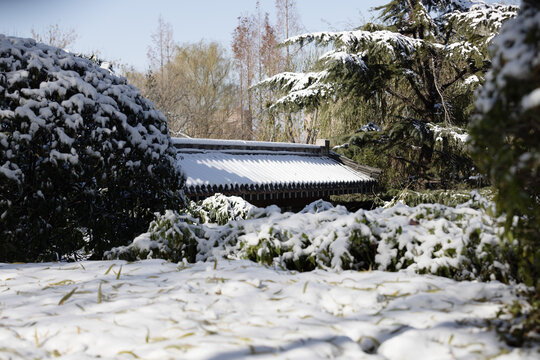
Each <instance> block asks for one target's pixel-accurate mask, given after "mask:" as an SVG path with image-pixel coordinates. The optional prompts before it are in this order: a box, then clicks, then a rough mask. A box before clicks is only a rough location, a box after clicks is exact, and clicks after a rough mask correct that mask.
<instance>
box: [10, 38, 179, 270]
mask: <svg viewBox="0 0 540 360" xmlns="http://www.w3.org/2000/svg"><path fill="white" fill-rule="evenodd" d="M182 186H183V175H182V173H181V170H180V169H179V167H178V165H177V162H176V155H175V150H174V148H173V146H172V144H171V141H170V136H169V133H168V129H167V120H166V119H165V117H164V116H163V115H162V114H161V113H160V112H158V111H156V110H155V109H154V107H153V105H152V103H151V102H149V101H148V100H146V99H144V98H143V97H142V96H141V95H140V93H139V91H138V90H137V89H136V88H134V87H133V86H131V85H128V84H127V82H126V80H125V79H123V78H120V77H117V76H114V75H112V74H111V73H110V71H109V70H108V69H105V68H102V67H100V66H98V64H96V63H94V62H92V61H90V60H88V59H84V58H81V57H78V56H75V55H73V54H71V53H68V52H65V51H63V50H61V49H58V48H55V47H52V46H47V45H43V44H39V43H36V42H35V41H34V40H31V39H20V38H15V37H6V36H4V35H0V261H14V260H21V261H28V260H36V259H50V258H53V259H54V258H56V257H57V256H61V255H63V254H66V253H70V252H73V251H75V250H78V249H80V248H81V247H82V246H83V245H85V246H87V248H88V249H89V250H91V251H94V253H95V254H97V255H99V254H101V253H102V252H103V251H104V250H107V249H109V248H111V247H112V246H116V245H121V244H124V243H127V242H128V241H130V240H132V239H133V237H134V236H135V235H137V233H139V232H141V231H142V230H144V229H145V228H146V227H147V225H148V222H149V221H150V220H151V218H152V217H153V213H154V212H156V211H162V210H165V209H167V208H174V207H177V206H179V205H181V204H182V201H183V199H182V193H181V187H182ZM85 237H86V239H85V240H86V241H83V239H84V238H85Z"/></svg>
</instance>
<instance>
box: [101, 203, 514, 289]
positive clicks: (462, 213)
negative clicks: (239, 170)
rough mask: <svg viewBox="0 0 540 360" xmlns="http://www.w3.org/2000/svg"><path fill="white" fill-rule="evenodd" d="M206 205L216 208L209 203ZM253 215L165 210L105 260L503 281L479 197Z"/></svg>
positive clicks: (495, 224) (495, 227)
mask: <svg viewBox="0 0 540 360" xmlns="http://www.w3.org/2000/svg"><path fill="white" fill-rule="evenodd" d="M205 201H206V202H207V204H211V203H214V204H219V201H216V200H215V199H208V200H205ZM235 201H238V202H240V201H241V200H235ZM237 206H238V207H242V208H248V207H249V205H248V204H246V205H243V206H241V205H240V204H239V203H237ZM255 209H257V211H256V212H257V214H258V215H257V217H254V216H251V215H249V214H248V213H245V214H246V217H245V219H238V218H237V219H236V220H232V221H230V222H229V223H227V224H226V225H218V224H215V223H204V222H202V221H200V219H198V218H196V217H194V216H193V215H191V214H190V211H189V210H187V211H183V212H173V211H167V212H166V213H165V214H164V215H163V216H159V217H158V218H157V219H156V220H155V221H154V222H152V224H151V225H150V228H149V231H148V232H147V233H144V234H142V235H140V236H139V237H137V238H136V239H135V240H134V241H133V243H132V244H130V245H129V246H124V247H118V248H115V249H113V250H112V251H110V252H108V253H107V254H106V257H108V258H109V259H115V258H121V259H125V260H137V259H145V258H164V259H169V260H172V261H188V262H196V261H208V260H214V259H218V258H228V259H250V260H253V261H257V262H261V263H265V264H268V265H273V266H279V267H285V268H288V269H294V270H301V271H304V270H312V269H315V268H333V269H338V270H341V269H358V270H368V269H379V270H390V271H395V270H400V269H409V270H412V271H415V272H419V273H431V274H436V275H443V276H448V277H452V278H455V279H483V280H487V279H494V278H497V279H501V280H507V278H508V276H509V268H508V265H507V264H505V263H504V261H503V260H501V259H503V251H504V249H503V247H502V246H501V244H500V242H499V238H500V233H501V232H502V231H503V227H502V224H501V222H502V221H503V219H502V218H501V219H493V218H492V217H491V216H490V213H491V212H492V211H493V209H492V203H491V202H489V201H487V200H485V199H484V198H482V197H480V196H475V197H473V199H472V200H471V201H469V202H467V203H465V204H461V205H458V206H456V207H447V206H444V205H438V204H424V205H419V206H416V207H408V206H406V205H403V204H398V205H395V206H393V207H391V208H379V209H376V210H371V211H365V210H359V211H357V212H355V213H351V212H348V211H347V209H346V208H345V207H343V206H337V207H333V206H332V205H331V204H329V203H326V202H323V201H318V202H316V203H313V204H311V205H309V206H307V207H306V208H305V209H304V210H303V211H302V212H299V213H296V214H295V213H290V212H286V213H281V211H280V210H279V208H277V207H268V208H266V209H261V208H255ZM252 211H253V210H252ZM251 214H253V212H252V213H251Z"/></svg>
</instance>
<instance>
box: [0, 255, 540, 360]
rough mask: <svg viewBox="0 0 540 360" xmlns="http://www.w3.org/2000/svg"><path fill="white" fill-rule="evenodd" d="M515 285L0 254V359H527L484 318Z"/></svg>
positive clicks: (229, 264) (249, 265)
mask: <svg viewBox="0 0 540 360" xmlns="http://www.w3.org/2000/svg"><path fill="white" fill-rule="evenodd" d="M515 290H516V287H514V286H508V285H504V284H502V283H500V282H496V281H494V282H488V283H482V282H470V281H461V282H457V281H454V280H450V279H447V278H442V277H437V276H432V275H417V274H414V273H412V272H405V271H402V272H394V273H391V272H382V271H372V272H358V271H331V270H316V271H313V272H306V273H297V272H291V271H285V270H276V269H273V268H269V267H265V266H263V265H260V264H256V263H253V262H250V261H247V260H220V261H217V262H199V263H196V264H182V263H180V264H175V263H171V262H166V261H163V260H143V261H138V262H133V263H127V262H125V261H120V260H117V261H85V262H80V263H41V264H0V359H47V358H62V359H95V358H106V359H111V358H114V359H137V358H140V359H216V360H217V359H222V360H225V359H239V358H257V359H276V358H279V359H286V358H288V359H364V358H365V359H414V360H421V359H454V358H457V359H488V358H489V359H537V358H538V350H539V349H538V348H528V349H519V348H511V347H508V346H507V345H506V344H505V343H504V342H502V341H501V340H500V339H499V338H498V337H497V335H496V333H495V331H494V330H492V329H490V328H489V327H488V324H487V322H486V319H490V318H493V317H495V316H496V313H497V311H498V310H499V309H500V308H501V306H502V305H503V304H505V303H506V304H508V303H511V302H512V301H514V300H516V297H515V295H514V291H515Z"/></svg>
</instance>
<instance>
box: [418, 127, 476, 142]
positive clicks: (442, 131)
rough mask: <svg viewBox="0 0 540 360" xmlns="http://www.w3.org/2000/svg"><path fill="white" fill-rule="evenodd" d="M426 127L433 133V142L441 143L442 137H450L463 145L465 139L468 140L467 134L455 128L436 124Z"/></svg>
mask: <svg viewBox="0 0 540 360" xmlns="http://www.w3.org/2000/svg"><path fill="white" fill-rule="evenodd" d="M427 127H428V128H429V130H430V131H433V134H434V136H435V141H442V139H443V138H442V136H443V135H446V136H450V137H452V139H454V140H456V141H458V142H461V143H465V142H466V141H467V139H468V138H469V134H468V133H467V132H466V131H464V130H463V129H461V128H459V127H455V126H450V127H444V126H440V125H437V124H432V123H428V124H427Z"/></svg>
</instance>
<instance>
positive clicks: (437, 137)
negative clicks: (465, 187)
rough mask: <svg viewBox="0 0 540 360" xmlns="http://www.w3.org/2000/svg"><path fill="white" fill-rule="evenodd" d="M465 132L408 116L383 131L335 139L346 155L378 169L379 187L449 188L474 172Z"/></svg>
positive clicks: (358, 133)
mask: <svg viewBox="0 0 540 360" xmlns="http://www.w3.org/2000/svg"><path fill="white" fill-rule="evenodd" d="M465 136H466V134H464V133H463V132H462V131H460V130H459V129H455V128H443V127H439V126H434V125H430V124H428V125H426V124H425V123H422V122H419V121H416V120H412V119H409V120H407V121H405V120H402V121H400V122H397V123H396V124H394V125H393V126H391V127H388V128H387V130H385V131H380V132H379V131H365V132H364V131H360V132H357V133H354V134H352V135H347V136H343V137H341V138H339V139H337V140H335V142H338V143H342V144H343V143H345V144H346V145H345V146H341V147H340V148H339V149H336V151H337V152H339V153H342V154H343V155H345V156H346V157H348V158H350V159H352V160H354V161H356V162H358V163H360V164H365V165H368V166H373V167H376V168H379V169H381V170H382V174H381V177H380V178H379V186H380V188H381V189H389V188H401V189H402V188H408V187H410V188H414V189H425V188H452V187H456V185H458V184H460V183H464V182H467V181H468V179H469V178H470V177H471V176H473V175H476V172H475V168H474V164H473V162H472V160H471V158H470V157H469V155H468V153H467V149H466V146H465V142H464V140H462V139H463V138H464V137H465Z"/></svg>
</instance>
